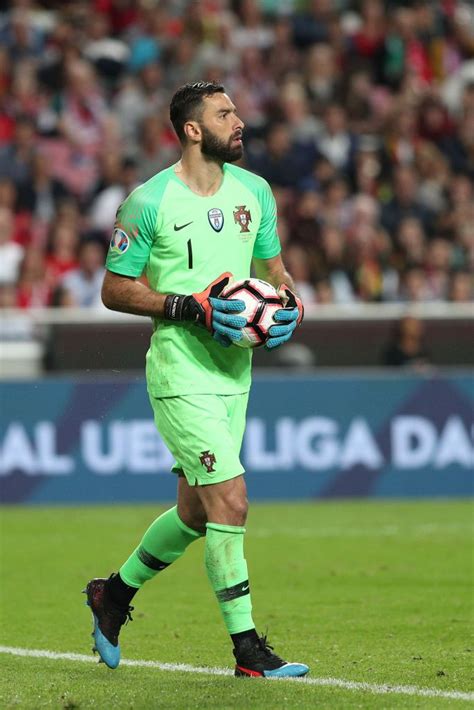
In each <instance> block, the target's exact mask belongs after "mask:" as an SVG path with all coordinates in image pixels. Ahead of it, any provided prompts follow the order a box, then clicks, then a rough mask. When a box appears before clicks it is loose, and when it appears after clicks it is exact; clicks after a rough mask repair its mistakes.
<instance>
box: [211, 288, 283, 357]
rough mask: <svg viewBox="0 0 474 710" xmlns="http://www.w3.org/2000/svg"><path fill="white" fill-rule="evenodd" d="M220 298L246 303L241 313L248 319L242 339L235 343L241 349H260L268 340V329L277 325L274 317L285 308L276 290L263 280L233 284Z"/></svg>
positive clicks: (243, 329) (225, 289)
mask: <svg viewBox="0 0 474 710" xmlns="http://www.w3.org/2000/svg"><path fill="white" fill-rule="evenodd" d="M219 297H220V298H234V299H238V300H240V301H243V302H244V303H245V310H244V311H242V312H241V313H239V314H238V315H239V316H243V317H244V318H246V319H247V325H246V326H245V327H244V328H242V339H241V340H237V341H235V342H234V345H238V346H239V347H240V348H258V347H259V346H260V345H264V344H265V343H266V342H267V340H268V337H269V335H268V329H269V328H270V327H271V326H272V325H275V321H274V320H273V316H274V314H275V313H276V311H278V310H280V308H283V303H282V301H281V299H280V296H279V295H278V293H277V291H276V289H275V288H274V287H273V286H272V285H271V284H269V283H267V282H266V281H262V280H261V279H243V280H242V281H234V282H231V283H230V284H229V285H228V286H226V287H225V288H224V290H223V291H222V293H221V294H220V296H219Z"/></svg>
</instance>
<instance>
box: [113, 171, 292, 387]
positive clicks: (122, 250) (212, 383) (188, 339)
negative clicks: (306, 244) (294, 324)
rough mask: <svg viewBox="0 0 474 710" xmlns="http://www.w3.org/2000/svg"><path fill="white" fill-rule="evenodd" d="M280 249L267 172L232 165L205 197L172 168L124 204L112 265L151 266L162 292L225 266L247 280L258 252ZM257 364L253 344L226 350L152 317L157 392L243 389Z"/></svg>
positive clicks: (198, 332) (199, 284)
mask: <svg viewBox="0 0 474 710" xmlns="http://www.w3.org/2000/svg"><path fill="white" fill-rule="evenodd" d="M279 253H280V242H279V239H278V236H277V231H276V206H275V200H274V198H273V195H272V192H271V190H270V187H269V185H268V183H267V182H266V181H265V180H264V179H263V178H261V177H259V176H257V175H254V174H253V173H250V172H249V171H247V170H244V169H242V168H239V167H237V166H235V165H231V164H228V163H226V164H224V175H223V180H222V183H221V185H220V187H219V189H218V191H217V192H216V193H215V194H214V195H212V196H210V197H203V196H201V195H197V194H196V193H194V192H193V191H192V190H191V189H190V188H189V187H188V186H187V185H185V183H184V182H182V180H180V178H179V177H178V176H177V175H176V173H175V171H174V166H172V167H170V168H167V169H166V170H163V171H162V172H160V173H158V174H157V175H155V176H154V177H152V178H151V179H150V180H148V181H147V182H146V183H144V184H143V185H140V187H137V188H136V189H135V190H134V191H133V192H132V193H131V194H130V195H129V196H128V197H127V199H126V200H125V201H124V202H123V203H122V204H121V205H120V207H119V209H118V212H117V219H116V223H115V229H114V233H113V235H112V240H111V243H110V248H109V253H108V256H107V262H106V266H107V269H108V270H109V271H113V272H114V273H116V274H121V275H122V276H133V277H138V276H141V274H142V273H143V272H145V273H146V276H147V279H148V283H149V286H150V288H151V289H153V290H155V291H159V292H160V293H181V294H191V293H195V292H199V291H202V290H204V289H205V288H206V286H208V285H209V284H210V283H211V282H212V281H214V279H216V278H217V277H218V276H220V274H222V273H223V272H224V271H230V272H232V274H233V275H234V278H235V279H244V278H248V277H249V276H250V268H251V262H252V257H257V258H259V259H270V258H271V257H274V256H277V254H279ZM250 367H251V351H250V350H247V349H244V348H238V347H235V346H231V347H229V348H224V347H222V345H220V344H219V343H218V342H217V341H216V340H214V339H213V338H212V336H211V334H210V333H209V332H208V331H207V330H205V329H204V328H201V327H199V326H196V325H195V324H193V323H188V322H172V321H164V320H161V319H158V318H155V319H153V335H152V338H151V343H150V348H149V350H148V353H147V365H146V374H147V383H148V390H149V392H150V394H151V395H152V396H154V397H174V396H178V395H187V394H238V393H243V392H246V391H248V389H249V387H250Z"/></svg>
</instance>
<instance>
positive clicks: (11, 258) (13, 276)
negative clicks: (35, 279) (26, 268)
mask: <svg viewBox="0 0 474 710" xmlns="http://www.w3.org/2000/svg"><path fill="white" fill-rule="evenodd" d="M13 237H14V217H13V212H12V210H11V209H9V208H8V207H0V284H2V285H12V286H14V284H15V283H16V282H17V280H18V276H19V272H20V264H21V262H22V259H23V253H24V249H23V247H22V246H20V244H17V243H16V242H15V241H14V240H13Z"/></svg>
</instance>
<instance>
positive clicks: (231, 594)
mask: <svg viewBox="0 0 474 710" xmlns="http://www.w3.org/2000/svg"><path fill="white" fill-rule="evenodd" d="M247 594H250V585H249V581H248V579H246V580H245V581H244V582H239V583H238V584H234V586H233V587H227V588H226V589H218V590H217V592H216V597H217V600H218V601H219V602H231V601H233V600H234V599H238V598H239V597H245V596H246V595H247Z"/></svg>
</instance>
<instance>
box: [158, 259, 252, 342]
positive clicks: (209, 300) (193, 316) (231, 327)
mask: <svg viewBox="0 0 474 710" xmlns="http://www.w3.org/2000/svg"><path fill="white" fill-rule="evenodd" d="M232 278H233V276H232V274H231V273H230V272H228V271H226V272H224V273H223V274H221V275H220V276H218V277H217V279H215V280H214V281H213V282H212V283H210V284H209V286H207V288H205V289H204V291H200V292H199V293H193V294H192V295H191V296H182V295H180V294H170V295H169V296H167V297H166V300H165V314H164V315H165V318H166V320H174V321H191V322H194V323H197V324H198V325H202V326H204V327H205V328H207V330H208V331H209V332H210V333H212V335H213V337H214V338H215V339H216V340H217V341H218V342H219V343H220V344H221V345H223V346H224V347H228V346H229V345H231V343H232V341H236V340H240V339H241V338H242V328H243V327H244V326H246V325H247V319H246V318H243V317H242V316H239V315H237V314H238V313H241V312H242V311H243V310H245V303H244V302H243V301H240V300H237V299H229V300H226V299H224V298H219V295H220V294H221V293H222V291H223V289H224V288H225V287H226V286H227V284H228V283H229V282H230V281H231V279H232Z"/></svg>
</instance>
